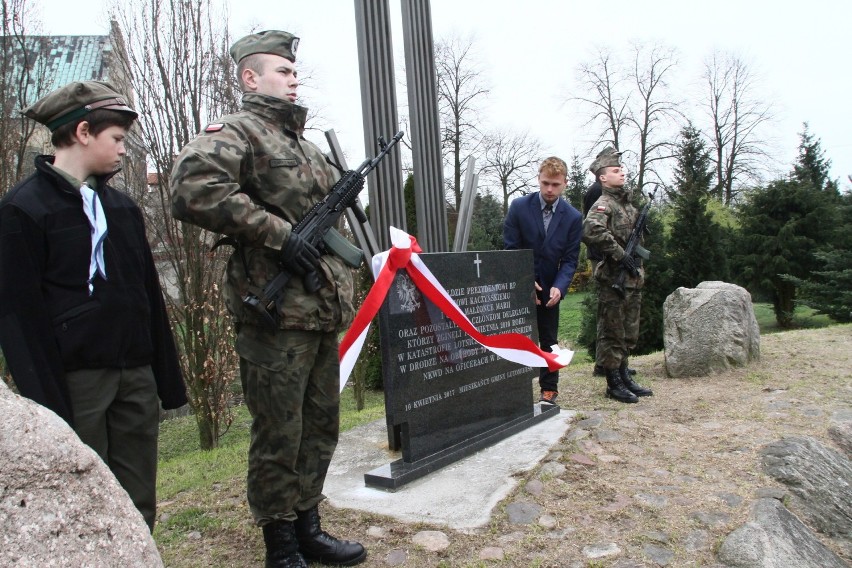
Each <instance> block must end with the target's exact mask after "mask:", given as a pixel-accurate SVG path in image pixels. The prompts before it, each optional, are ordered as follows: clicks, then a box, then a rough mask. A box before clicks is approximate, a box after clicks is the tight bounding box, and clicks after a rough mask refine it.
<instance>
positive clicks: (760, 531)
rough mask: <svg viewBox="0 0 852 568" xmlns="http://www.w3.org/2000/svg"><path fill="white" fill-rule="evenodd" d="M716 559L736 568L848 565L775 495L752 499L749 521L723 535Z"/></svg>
mask: <svg viewBox="0 0 852 568" xmlns="http://www.w3.org/2000/svg"><path fill="white" fill-rule="evenodd" d="M718 559H719V561H721V562H722V563H723V564H725V565H726V566H730V567H735V568H790V567H793V566H795V567H796V568H848V565H847V564H846V563H845V562H844V561H843V560H842V559H841V558H840V557H839V556H837V555H836V554H835V553H834V552H832V551H831V550H830V549H829V548H827V547H826V546H825V545H824V544H822V543H821V542H820V541H819V540H817V539H816V537H815V536H814V534H813V533H812V532H811V531H810V530H809V529H808V528H807V527H806V526H805V525H804V524H802V522H801V521H800V520H799V519H798V518H796V516H795V515H793V514H792V513H790V511H788V510H787V508H786V507H784V505H782V504H781V503H780V502H779V501H777V500H775V499H759V500H757V501H756V502H755V504H754V506H753V508H752V512H751V516H750V520H749V522H747V523H746V524H744V525H742V526H741V527H739V528H738V529H736V530H735V531H733V532H732V533H730V534H729V535H728V536H727V538H725V541H724V542H723V543H722V546H721V547H720V548H719V552H718Z"/></svg>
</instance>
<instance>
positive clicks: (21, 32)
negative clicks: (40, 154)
mask: <svg viewBox="0 0 852 568" xmlns="http://www.w3.org/2000/svg"><path fill="white" fill-rule="evenodd" d="M0 10H2V13H0V18H2V26H3V28H2V30H0V32H2V35H0V48H2V51H0V194H3V193H5V192H6V191H8V190H9V189H10V188H11V187H12V186H13V185H15V183H17V182H18V181H20V180H21V178H23V177H24V174H25V173H26V172H27V171H28V169H29V168H30V167H31V164H30V160H29V159H28V158H30V157H31V156H30V154H34V153H36V152H35V151H34V149H33V147H32V146H42V145H43V144H35V142H36V139H35V137H34V135H35V133H36V132H37V128H39V126H38V124H36V122H35V121H32V120H30V119H28V118H25V117H24V116H23V115H21V114H20V112H19V111H20V110H21V109H22V108H24V107H26V106H27V105H29V104H31V103H33V102H35V101H36V100H38V99H39V98H41V97H42V96H43V95H44V94H46V92H47V90H48V89H49V88H50V78H49V77H48V73H47V71H48V67H47V65H46V61H45V58H44V55H45V52H46V48H47V38H46V37H44V36H40V35H38V33H39V32H40V28H41V23H40V20H39V18H38V14H37V13H36V11H35V7H34V6H33V4H32V1H31V0H2V4H0Z"/></svg>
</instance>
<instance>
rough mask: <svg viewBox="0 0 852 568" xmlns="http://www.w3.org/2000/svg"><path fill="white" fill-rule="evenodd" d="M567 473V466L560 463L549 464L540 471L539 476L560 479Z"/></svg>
mask: <svg viewBox="0 0 852 568" xmlns="http://www.w3.org/2000/svg"><path fill="white" fill-rule="evenodd" d="M563 473H565V466H564V465H562V464H561V463H559V462H547V463H546V464H544V465H543V466H541V469H540V470H539V475H540V476H542V477H559V476H560V475H562V474H563Z"/></svg>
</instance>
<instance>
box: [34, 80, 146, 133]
mask: <svg viewBox="0 0 852 568" xmlns="http://www.w3.org/2000/svg"><path fill="white" fill-rule="evenodd" d="M97 109H108V110H117V111H121V112H127V113H130V114H132V115H133V118H136V117H137V116H139V113H137V112H136V111H135V110H133V109H132V108H130V107H129V106H127V99H125V98H124V97H123V96H122V95H121V94H120V93H119V92H118V91H117V90H116V89H115V87H113V86H112V85H110V84H109V83H106V82H104V81H75V82H73V83H68V84H67V85H65V86H64V87H61V88H59V89H56V90H55V91H52V92H50V93H48V94H47V95H45V96H44V97H42V98H41V99H39V100H38V101H36V102H35V103H34V104H32V105H30V106H28V107H27V108H25V109H24V110H23V111H21V112H22V113H23V115H24V116H26V117H28V118H31V119H33V120H35V121H36V122H40V123H41V124H44V125H45V126H47V127H48V128H49V129H50V131H51V132H53V131H54V130H56V129H57V128H59V127H60V126H62V125H63V124H68V123H69V122H73V121H75V120H77V119H78V118H82V117H84V116H86V115H87V114H89V113H90V112H92V111H93V110H97Z"/></svg>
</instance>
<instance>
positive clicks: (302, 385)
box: [171, 30, 367, 568]
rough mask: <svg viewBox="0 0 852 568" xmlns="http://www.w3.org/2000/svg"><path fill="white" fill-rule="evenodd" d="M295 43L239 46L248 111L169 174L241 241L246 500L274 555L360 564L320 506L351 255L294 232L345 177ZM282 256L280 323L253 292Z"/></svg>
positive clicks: (232, 267) (289, 38) (282, 40)
mask: <svg viewBox="0 0 852 568" xmlns="http://www.w3.org/2000/svg"><path fill="white" fill-rule="evenodd" d="M298 41H299V39H298V38H296V37H294V36H293V35H291V34H289V33H287V32H282V31H274V30H273V31H265V32H260V33H256V34H251V35H249V36H246V37H244V38H242V39H240V40H238V41H237V42H236V43H235V44H234V45H233V46H232V47H231V55H232V56H233V57H234V60H235V61H236V62H237V63H238V68H237V72H238V74H239V78H240V81H241V83H242V85H243V91H244V94H243V101H242V103H243V106H242V110H241V111H240V112H238V113H236V114H232V115H229V116H225V117H223V118H221V119H220V120H219V121H218V122H216V123H213V124H210V125H208V126H207V127H206V128H205V129H204V131H203V132H201V133H200V134H199V136H198V137H196V138H195V139H194V140H193V141H192V142H190V143H189V144H187V145H186V147H185V148H183V150H182V151H181V153H180V155H179V156H178V158H177V160H176V162H175V166H174V169H173V171H172V177H171V185H172V192H173V193H172V215H173V216H174V217H175V218H176V219H180V220H183V221H186V222H188V223H192V224H194V225H198V226H200V227H203V228H205V229H208V230H210V231H215V232H218V233H221V234H224V235H226V236H227V237H230V238H231V239H233V241H235V242H236V243H237V246H236V249H235V252H234V254H232V255H231V258H230V259H229V262H228V265H227V269H226V275H225V283H224V294H225V300H226V303H227V306H228V310H229V311H230V312H231V314H232V316H233V319H234V321H235V323H236V330H237V340H236V349H237V353H238V354H239V355H240V377H241V380H242V386H243V392H244V395H245V401H246V405H247V406H248V409H249V411H250V412H251V415H252V428H251V446H250V448H249V465H248V478H247V489H248V502H249V506H250V508H251V511H252V514H253V516H254V519H255V521H256V522H257V524H258V525H260V526H261V527H262V528H263V534H264V541H265V543H266V566H268V567H269V566H272V567H276V568H278V567H285V566H286V567H290V566H296V567H299V566H306V563H305V560H315V561H320V562H325V563H329V564H336V565H345V566H351V565H355V564H358V563H360V562H361V561H363V560H364V558H365V557H366V555H367V553H366V551H365V550H364V547H363V546H361V545H360V544H359V543H355V542H350V541H344V540H338V539H336V538H334V537H332V536H330V535H329V534H328V533H326V532H324V531H323V530H322V529H321V527H320V518H319V514H318V509H317V506H318V504H319V502H320V501H321V500H323V499H324V496H323V494H322V488H323V484H324V481H325V476H326V472H327V470H328V466H329V463H330V461H331V457H332V454H333V453H334V449H335V447H336V445H337V438H338V429H339V411H340V398H339V386H338V385H339V369H338V356H337V350H338V333H339V332H340V331H341V330H342V329H345V328H346V327H347V326H348V325H349V324H350V323H351V321H352V318H353V316H354V310H353V306H352V293H353V280H352V274H351V271H350V269H349V268H347V267H346V266H345V265H344V263H343V262H342V260H341V259H340V258H338V257H337V256H335V255H331V254H320V252H319V251H317V249H315V248H314V247H313V246H311V245H310V244H309V243H308V242H306V241H305V240H304V239H302V238H301V237H300V236H299V234H297V233H295V232H292V228H293V227H294V226H295V225H296V224H297V223H298V222H299V221H300V219H301V218H302V217H303V216H304V215H305V214H306V213H307V212H308V211H309V209H310V208H311V207H312V206H313V205H314V204H315V203H316V202H318V201H320V200H321V199H322V198H323V197H324V196H325V195H326V194H327V193H328V192H329V191H330V190H331V188H332V187H333V185H334V183H335V182H336V181H337V179H338V178H339V177H340V174H339V172H338V170H337V169H336V167H333V166H332V165H331V164H330V163H329V161H328V160H327V159H326V157H325V156H324V155H323V153H322V152H321V151H320V149H319V148H318V147H317V146H315V145H314V144H312V143H310V142H308V141H307V140H305V138H304V137H303V132H304V128H305V118H306V115H307V109H306V108H304V107H301V106H299V105H297V104H295V101H296V89H297V87H298V81H297V80H296V71H295V68H294V63H295V52H296V46H297V44H298ZM282 266H283V267H285V268H286V269H287V270H288V271H289V272H290V273H291V274H293V275H294V277H293V278H292V279H291V280H290V281H289V283H288V285H287V287H286V288H285V290H284V299H283V301H282V302H280V303H279V305H278V316H279V322H278V329H277V330H273V329H271V327H269V326H267V325H265V324H264V322H263V318H262V315H261V314H259V313H258V312H257V311H255V310H254V309H252V308H251V307H247V306H246V305H245V304H244V303H243V302H242V298H244V297H245V296H246V295H247V294H249V293H250V292H252V293H256V292H257V290H258V289H262V288H263V287H264V285H265V284H266V283H267V282H268V281H269V280H271V279H272V278H274V277H275V276H276V275H277V274H278V272H279V271H280V267H282ZM314 270H315V271H316V272H317V273H318V274H319V275H320V279H321V281H322V286H321V287H320V289H319V290H317V291H316V292H314V293H310V292H308V291H307V289H306V288H305V286H304V284H303V282H302V278H301V276H303V275H305V274H306V273H308V272H311V271H314Z"/></svg>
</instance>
